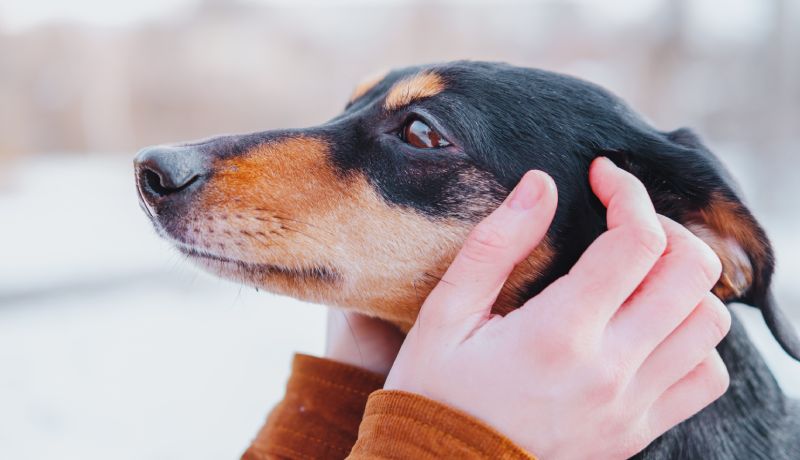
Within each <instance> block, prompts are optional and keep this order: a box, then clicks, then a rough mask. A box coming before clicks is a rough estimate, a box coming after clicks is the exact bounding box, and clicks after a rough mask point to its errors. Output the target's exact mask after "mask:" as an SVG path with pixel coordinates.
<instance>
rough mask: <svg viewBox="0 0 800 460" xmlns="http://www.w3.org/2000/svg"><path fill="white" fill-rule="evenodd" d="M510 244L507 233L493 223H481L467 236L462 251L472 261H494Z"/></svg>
mask: <svg viewBox="0 0 800 460" xmlns="http://www.w3.org/2000/svg"><path fill="white" fill-rule="evenodd" d="M509 245H510V241H509V238H508V236H507V235H505V234H504V233H503V232H501V231H500V230H499V229H497V228H495V226H493V225H490V224H486V223H481V224H478V226H476V227H475V228H474V229H473V230H472V232H471V233H470V235H469V237H467V240H466V241H465V242H464V247H463V249H462V251H461V252H462V254H463V256H464V257H465V258H467V259H469V260H472V261H476V262H481V263H486V262H493V261H494V260H495V258H496V257H497V254H498V253H501V252H503V251H504V250H505V249H506V248H508V247H509Z"/></svg>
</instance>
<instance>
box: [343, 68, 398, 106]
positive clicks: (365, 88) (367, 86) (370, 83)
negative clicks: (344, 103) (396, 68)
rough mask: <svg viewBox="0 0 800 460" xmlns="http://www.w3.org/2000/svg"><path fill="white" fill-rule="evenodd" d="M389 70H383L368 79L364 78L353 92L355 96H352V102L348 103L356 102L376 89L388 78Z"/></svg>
mask: <svg viewBox="0 0 800 460" xmlns="http://www.w3.org/2000/svg"><path fill="white" fill-rule="evenodd" d="M388 73H389V71H388V70H382V71H380V72H375V73H373V74H371V75H369V76H368V77H366V78H364V79H363V80H361V82H359V84H358V85H356V89H354V90H353V94H351V95H350V100H349V101H348V103H352V102H354V101H355V100H356V99H358V98H360V97H361V96H363V95H365V94H367V93H368V92H369V90H371V89H372V88H374V87H375V85H377V84H378V83H380V81H381V80H383V79H384V78H385V77H386V74H388Z"/></svg>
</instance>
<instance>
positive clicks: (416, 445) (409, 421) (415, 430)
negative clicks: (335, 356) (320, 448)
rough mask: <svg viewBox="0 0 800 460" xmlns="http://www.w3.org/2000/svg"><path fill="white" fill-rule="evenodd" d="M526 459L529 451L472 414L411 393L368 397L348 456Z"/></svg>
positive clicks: (529, 459)
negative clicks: (355, 440)
mask: <svg viewBox="0 0 800 460" xmlns="http://www.w3.org/2000/svg"><path fill="white" fill-rule="evenodd" d="M375 458H381V459H398V460H401V459H402V460H406V459H420V460H428V459H431V460H432V459H441V458H459V459H526V460H532V459H534V457H533V456H531V455H530V454H528V453H527V452H526V451H524V450H523V449H521V448H520V447H518V446H517V445H515V444H514V443H513V442H512V441H511V440H510V439H508V438H506V437H505V436H503V435H502V434H500V433H498V432H497V431H495V430H494V429H492V428H490V427H489V426H487V425H486V424H484V423H482V422H480V421H478V420H476V419H475V418H473V417H471V416H469V415H467V414H464V413H462V412H459V411H457V410H454V409H451V408H449V407H448V406H445V405H443V404H440V403H438V402H435V401H432V400H430V399H427V398H424V397H422V396H419V395H415V394H412V393H406V392H402V391H387V390H381V391H376V392H375V393H373V394H372V395H370V397H369V401H368V402H367V407H366V410H365V412H364V418H363V420H362V422H361V427H360V429H359V433H358V441H357V442H356V444H355V446H353V450H352V452H351V453H350V456H349V457H348V459H351V460H362V459H375Z"/></svg>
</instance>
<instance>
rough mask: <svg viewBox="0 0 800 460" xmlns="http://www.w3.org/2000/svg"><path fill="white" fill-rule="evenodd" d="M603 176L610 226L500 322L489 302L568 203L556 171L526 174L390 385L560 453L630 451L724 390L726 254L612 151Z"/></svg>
mask: <svg viewBox="0 0 800 460" xmlns="http://www.w3.org/2000/svg"><path fill="white" fill-rule="evenodd" d="M590 182H591V186H592V189H593V190H594V192H595V194H596V195H597V196H598V198H599V199H600V201H601V202H602V203H603V204H604V205H605V206H606V207H607V208H608V212H607V221H608V222H607V223H608V231H606V232H605V233H603V234H602V235H601V236H600V237H599V238H598V239H597V240H596V241H595V242H594V243H592V245H591V246H590V247H589V248H588V249H587V250H586V252H585V253H584V254H583V255H582V256H581V258H580V259H579V261H578V262H577V263H576V265H575V266H574V267H573V268H572V270H571V271H570V272H569V274H567V275H565V276H563V277H562V278H560V279H558V280H557V281H555V282H554V283H553V284H552V285H550V286H549V287H547V288H546V289H545V290H544V291H542V292H541V293H540V294H539V295H537V296H536V297H534V298H533V299H530V300H529V301H528V302H527V303H526V304H525V305H523V306H522V307H521V308H520V309H518V310H515V311H513V312H511V313H510V314H508V315H506V316H505V317H500V316H497V315H493V314H491V311H490V310H491V306H492V304H493V303H494V301H495V299H496V297H497V295H498V293H499V291H500V289H501V287H502V285H503V283H504V282H505V280H506V278H507V277H508V275H509V273H511V271H512V269H513V268H514V266H515V265H516V264H518V263H520V262H521V261H522V260H523V259H524V258H525V257H526V256H527V255H528V254H529V253H530V252H531V250H532V249H533V248H534V247H535V246H536V245H537V244H538V243H539V242H540V241H541V240H542V238H543V237H544V235H545V233H546V231H547V228H548V227H549V225H550V222H551V221H552V218H553V215H554V213H555V209H556V201H557V197H556V189H555V185H554V184H553V182H552V179H550V177H549V176H547V175H546V174H544V173H542V172H529V173H527V174H526V175H525V177H523V179H522V181H521V182H520V184H519V185H517V187H516V189H515V190H514V191H513V192H512V193H511V195H510V196H509V197H508V198H507V199H506V200H505V202H504V203H503V204H502V205H501V206H500V208H498V209H497V210H496V211H495V212H494V213H492V215H490V216H489V217H487V218H486V219H485V220H484V221H483V222H481V223H480V224H478V226H477V227H476V228H475V229H474V230H473V231H472V233H471V234H470V236H469V237H468V239H467V241H466V242H465V244H464V247H463V248H462V250H461V252H460V253H459V254H458V256H457V257H456V259H455V260H454V261H453V263H452V265H451V266H450V268H449V269H448V271H447V273H446V274H445V275H444V277H443V281H442V282H441V283H440V284H439V285H437V286H436V288H434V290H433V291H432V292H431V294H430V295H429V297H428V298H427V299H426V301H425V303H424V304H423V306H422V309H421V311H420V314H419V317H418V318H417V322H416V323H415V325H414V326H413V328H412V329H411V330H410V332H409V334H408V337H407V338H406V340H405V342H404V343H403V346H402V348H401V350H400V353H399V355H398V357H397V359H396V361H395V363H394V366H393V367H392V369H391V372H390V373H389V377H388V380H387V382H386V385H385V389H395V390H404V391H408V392H413V393H417V394H420V395H422V396H426V397H428V398H430V399H433V400H436V401H439V402H442V403H444V404H447V405H449V406H450V407H453V408H456V409H460V410H462V411H464V412H466V413H468V414H471V415H473V416H475V417H477V418H478V419H481V420H483V421H484V422H486V423H488V424H489V425H491V426H493V427H494V428H496V429H498V430H499V431H500V432H501V433H503V434H505V435H506V436H508V437H509V438H510V439H512V440H513V441H515V442H516V443H517V444H518V445H520V446H522V447H523V448H525V449H527V450H528V451H530V452H531V453H533V454H535V455H537V456H539V457H540V458H543V459H547V460H549V459H562V458H563V459H573V458H575V459H582V458H627V457H629V456H631V455H633V454H635V453H636V452H638V451H640V450H642V449H643V448H644V447H646V446H647V445H648V444H649V443H650V442H652V441H653V440H654V439H655V438H657V437H658V436H660V435H661V434H662V433H664V432H665V431H667V430H668V429H670V428H672V427H673V426H675V425H676V424H678V423H679V422H681V421H683V420H684V419H686V418H688V417H690V416H691V415H693V414H695V413H696V412H698V411H700V410H701V409H702V408H703V407H705V406H706V405H708V404H710V403H711V402H713V401H714V400H716V399H717V398H718V397H719V396H721V395H722V394H723V393H724V392H725V390H726V389H727V386H728V374H727V370H726V368H725V365H724V364H723V362H722V360H721V359H720V357H719V355H718V354H717V352H716V350H715V349H714V347H715V346H716V345H717V343H719V341H720V340H721V339H722V338H723V337H724V336H725V334H727V331H728V329H729V327H730V315H729V313H728V311H727V309H726V308H725V306H724V305H723V304H722V303H721V302H720V301H719V299H717V298H716V297H714V296H713V295H712V294H711V293H710V292H709V291H710V290H711V288H712V287H713V285H714V284H715V282H716V281H717V279H718V278H719V276H720V271H721V267H720V262H719V259H718V258H717V257H716V255H715V254H714V253H713V252H712V251H711V249H710V248H709V247H708V246H706V245H705V243H703V242H702V241H701V240H700V239H698V238H696V237H695V236H694V235H692V234H691V233H690V232H689V231H688V230H686V229H685V228H684V227H682V226H681V225H679V224H677V223H675V222H673V221H671V220H669V219H666V218H663V217H660V216H657V215H656V213H655V210H654V209H653V205H652V203H651V202H650V200H649V197H648V195H647V191H646V190H645V188H644V186H643V185H642V184H641V183H640V182H639V181H638V180H636V178H635V177H633V176H632V175H630V174H628V173H627V172H625V171H623V170H621V169H619V168H617V167H616V166H615V165H614V164H613V163H612V162H611V161H609V160H607V159H598V160H596V161H595V162H594V163H593V164H592V167H591V170H590Z"/></svg>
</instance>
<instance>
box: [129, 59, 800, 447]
mask: <svg viewBox="0 0 800 460" xmlns="http://www.w3.org/2000/svg"><path fill="white" fill-rule="evenodd" d="M598 156H606V157H608V158H610V159H612V161H614V162H615V163H616V164H617V165H618V166H620V167H622V168H624V169H625V170H627V171H629V172H631V173H632V174H634V175H635V176H636V177H638V178H639V179H640V180H641V181H642V182H643V183H644V184H645V186H646V188H647V190H648V192H649V194H650V196H651V198H652V200H653V203H654V205H655V208H656V210H657V211H658V212H659V213H660V214H663V215H665V216H667V217H670V218H672V219H674V220H676V221H678V222H681V223H682V224H683V225H685V226H686V227H687V228H689V229H690V230H691V231H692V232H693V233H695V234H696V235H697V236H698V237H700V238H701V239H703V240H704V241H705V242H706V243H707V244H708V245H709V246H710V247H711V248H712V249H713V250H714V251H715V252H716V253H717V255H718V256H719V258H720V260H721V262H722V267H723V270H722V276H721V277H720V279H719V282H718V283H717V285H716V286H715V287H714V293H715V294H716V295H717V296H718V297H719V298H720V299H722V300H723V301H725V302H726V303H730V302H743V303H747V304H749V305H752V306H754V307H756V308H759V309H760V310H761V312H762V314H763V317H764V319H765V321H766V324H767V325H768V327H769V329H770V331H771V332H772V334H773V335H774V337H775V338H776V339H777V341H778V342H779V343H780V344H781V346H782V347H783V349H784V350H785V351H786V352H787V353H788V354H790V355H791V356H792V357H794V358H795V359H798V360H800V341H799V340H798V337H797V335H796V333H795V331H794V330H793V329H792V326H791V324H790V323H789V321H787V319H786V318H785V316H784V314H783V313H782V312H781V310H780V309H778V307H777V306H776V304H775V301H774V299H773V297H772V295H771V294H770V281H771V278H772V273H773V268H774V255H773V250H772V247H771V246H770V242H769V240H768V238H767V236H766V234H765V232H764V230H763V229H762V228H761V226H760V225H759V224H758V222H757V221H756V219H755V218H754V217H753V215H752V214H751V212H750V211H749V210H748V208H747V207H746V206H745V205H744V204H743V202H742V200H741V198H740V193H739V192H738V191H737V189H736V186H735V183H734V182H733V179H732V178H731V176H730V175H729V174H728V172H726V170H725V169H724V167H723V166H722V164H721V163H720V162H719V160H718V159H717V158H716V157H715V156H714V155H713V154H712V153H711V152H710V151H709V150H708V149H707V148H706V147H705V146H704V145H703V144H702V143H701V141H700V140H699V139H698V137H697V136H696V135H694V134H693V133H692V132H691V131H689V130H687V129H679V130H677V131H671V132H662V131H658V130H656V129H655V128H653V127H651V126H650V125H649V124H648V123H646V122H645V121H643V119H642V118H641V117H640V116H639V115H637V114H636V113H635V112H634V111H632V110H631V109H630V108H629V107H628V106H627V105H626V104H625V103H624V102H622V101H621V100H620V99H619V98H617V97H616V96H614V95H612V94H611V93H609V92H608V91H606V90H604V89H602V88H600V87H598V86H596V85H593V84H591V83H588V82H585V81H582V80H579V79H576V78H572V77H569V76H565V75H560V74H556V73H552V72H547V71H542V70H536V69H529V68H520V67H514V66H511V65H507V64H500V63H487V62H472V61H459V62H451V63H444V64H435V65H428V66H419V67H410V68H405V69H400V70H395V71H392V72H389V73H386V74H384V75H380V76H377V77H374V78H371V79H368V80H366V81H365V82H363V83H362V84H360V85H358V87H357V88H356V90H355V92H354V94H353V96H352V97H351V99H350V101H349V103H348V104H347V106H346V108H345V110H344V111H343V112H342V113H341V114H339V115H338V116H336V117H335V118H333V119H332V120H330V121H328V122H327V123H324V124H322V125H319V126H316V127H312V128H307V129H297V130H283V131H266V132H259V133H253V134H245V135H229V136H219V137H214V138H209V139H205V140H201V141H198V142H191V143H182V144H172V145H165V146H156V147H150V148H147V149H144V150H142V151H141V152H140V153H139V154H138V155H137V157H136V159H135V162H134V163H135V165H134V169H135V177H136V185H137V189H138V193H139V197H140V202H141V204H142V208H143V209H144V211H145V212H146V213H147V215H148V216H149V217H150V219H151V220H152V222H153V224H154V226H155V229H156V230H157V232H158V233H159V234H160V235H161V236H162V237H164V238H166V239H167V240H169V241H170V242H171V243H172V244H173V245H174V246H175V248H177V250H178V251H180V252H181V253H183V254H184V255H185V256H186V257H187V258H188V259H190V260H191V261H193V262H195V263H197V264H199V265H200V266H201V267H203V268H205V269H207V270H210V271H211V272H213V273H216V274H218V275H220V276H223V277H226V278H232V279H234V280H237V281H239V282H241V283H244V284H247V285H250V286H255V287H258V288H263V289H266V290H269V291H273V292H276V293H279V294H285V295H289V296H292V297H296V298H299V299H303V300H307V301H311V302H318V303H323V304H327V305H333V306H337V307H340V308H343V309H348V310H351V311H357V312H360V313H363V314H367V315H370V316H374V317H379V318H382V319H385V320H387V321H390V322H392V323H394V324H396V325H397V326H398V327H400V328H401V329H403V330H408V329H409V328H410V327H411V325H412V324H413V323H414V319H415V317H416V315H417V312H418V310H419V308H420V305H421V304H422V301H423V300H424V299H425V297H426V296H427V294H428V293H429V292H430V291H431V289H432V288H433V287H434V286H435V284H436V283H437V282H438V281H439V279H440V278H439V277H440V276H441V275H442V274H443V273H444V271H445V269H446V268H447V266H448V264H449V263H450V262H451V261H452V259H453V258H454V256H455V254H456V252H457V251H458V249H459V248H460V245H461V243H463V241H464V239H465V237H466V236H467V234H468V232H469V231H470V229H471V228H472V227H473V226H474V225H475V224H476V223H477V222H478V221H480V220H481V219H482V218H483V217H485V216H486V215H488V214H489V213H490V212H491V211H492V210H493V209H494V208H496V207H497V206H498V205H499V204H500V203H501V201H502V200H503V199H504V198H505V196H506V195H507V194H508V193H509V192H510V190H511V189H512V188H513V187H514V185H515V184H516V183H517V182H518V181H519V179H520V178H521V177H522V175H523V174H524V173H525V172H526V171H528V170H531V169H539V170H543V171H545V172H547V173H548V174H550V175H551V176H552V177H553V179H554V180H555V183H556V185H557V188H558V194H559V200H558V209H557V212H556V216H555V219H554V221H553V223H552V226H551V227H550V230H549V232H548V234H547V236H546V238H545V240H544V242H543V243H542V244H540V245H539V247H537V248H536V249H535V250H534V251H533V253H531V254H530V256H529V257H528V258H527V259H526V260H525V261H524V262H523V263H521V264H519V265H518V266H517V267H516V269H515V270H514V271H513V272H512V274H511V276H510V278H509V279H508V282H507V283H506V284H505V286H504V287H503V289H502V290H501V293H500V295H499V297H498V299H497V302H496V303H495V305H494V307H493V311H494V312H496V313H499V314H505V313H508V312H509V311H512V310H513V309H515V308H517V307H519V306H520V305H522V304H523V303H524V302H525V301H526V300H527V299H529V298H530V297H532V296H534V295H536V294H537V293H538V292H539V291H541V290H542V289H543V288H544V287H545V286H547V285H548V284H550V283H551V282H553V281H554V280H555V279H557V278H558V277H560V276H562V275H564V274H565V273H567V272H568V270H569V269H570V267H571V266H572V265H573V264H574V263H575V262H576V260H577V258H578V256H579V255H580V254H581V253H582V252H583V251H584V250H585V249H586V248H587V247H588V246H589V244H590V243H591V242H592V241H593V240H594V239H595V238H597V236H598V235H600V234H601V233H602V232H603V231H604V230H605V209H604V208H603V206H602V205H601V204H600V203H599V201H598V200H597V199H596V198H595V197H594V195H593V194H592V192H591V189H590V187H589V183H588V169H589V164H590V162H591V161H592V160H593V159H594V158H596V157H598ZM718 350H719V352H720V355H721V356H722V358H723V360H724V361H725V363H726V365H727V367H728V370H729V373H730V377H731V385H730V388H729V390H728V391H727V393H726V394H725V395H724V396H723V397H722V398H720V399H719V400H718V401H716V402H715V403H713V404H712V405H710V406H709V407H707V408H706V409H705V410H703V411H702V412H700V413H699V414H697V415H695V416H694V417H692V418H691V419H689V420H687V421H686V422H684V423H682V424H680V425H678V426H677V427H675V428H673V429H672V430H670V431H669V432H667V433H666V434H664V435H663V436H661V437H660V438H659V439H657V440H656V441H654V442H653V443H652V444H651V445H650V446H648V447H647V449H645V450H644V451H643V452H641V453H640V454H639V455H637V457H636V458H643V459H667V458H681V459H686V458H691V459H695V458H697V459H734V458H748V459H771V460H776V459H786V460H789V459H794V460H796V459H800V404H799V403H798V402H797V401H794V400H791V399H789V398H787V397H786V396H785V395H784V393H783V392H782V391H781V389H780V388H779V386H778V384H777V383H776V381H775V379H774V378H773V376H772V374H771V373H770V370H769V369H768V367H767V366H766V364H765V363H764V361H763V359H762V358H761V356H760V355H759V353H758V352H757V350H756V349H755V347H754V346H753V345H752V343H751V342H750V340H749V339H748V337H747V335H746V333H745V331H744V329H743V328H742V325H741V324H740V323H739V321H737V320H735V319H734V322H733V325H732V328H731V331H730V333H729V334H728V336H727V337H726V338H725V340H724V341H723V342H722V343H721V344H720V345H719V346H718Z"/></svg>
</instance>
